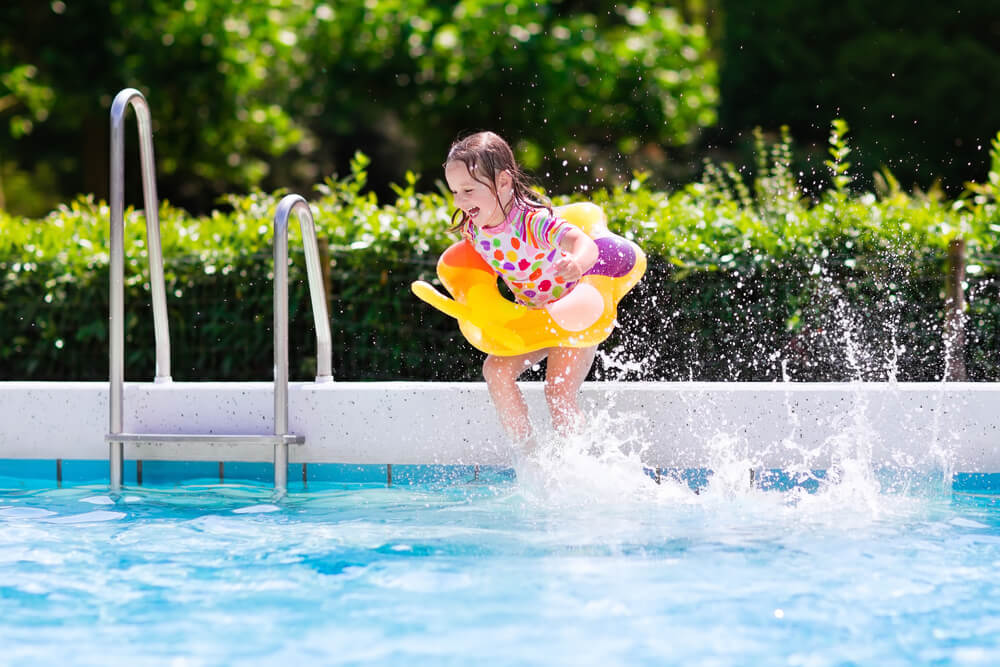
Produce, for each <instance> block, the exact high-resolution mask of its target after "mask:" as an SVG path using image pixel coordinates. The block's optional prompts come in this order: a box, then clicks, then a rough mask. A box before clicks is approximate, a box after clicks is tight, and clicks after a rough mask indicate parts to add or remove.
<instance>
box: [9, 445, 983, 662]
mask: <svg viewBox="0 0 1000 667" xmlns="http://www.w3.org/2000/svg"><path fill="white" fill-rule="evenodd" d="M602 465H603V466H604V467H603V468H602ZM517 472H518V475H519V479H514V476H513V475H512V474H509V473H505V472H502V471H500V472H498V471H486V472H485V473H484V474H481V475H480V476H479V477H478V479H473V478H469V477H467V476H465V475H464V474H463V475H454V474H443V475H442V476H441V477H440V478H438V479H425V480H423V481H420V482H415V483H411V484H408V485H403V486H393V487H386V486H385V484H384V483H382V484H377V483H323V484H311V485H310V486H309V487H308V488H304V487H302V486H299V487H297V488H296V487H293V488H292V490H291V492H290V493H289V494H288V495H287V496H284V497H276V496H275V495H274V494H273V492H272V490H271V489H270V488H269V487H268V486H267V485H266V484H264V483H254V482H241V483H227V484H218V483H208V482H206V483H197V482H187V483H185V484H183V485H179V486H178V485H160V486H143V487H132V488H127V489H126V490H125V491H123V492H122V493H121V494H120V495H118V496H112V495H110V494H109V493H108V490H107V485H106V483H105V484H93V485H78V486H70V487H66V488H52V486H46V487H44V488H24V486H25V485H24V484H23V483H22V482H21V481H19V480H12V479H3V478H0V617H2V618H3V619H4V622H3V623H2V624H0V647H3V648H2V651H3V655H2V658H0V662H4V663H10V664H46V663H54V662H56V661H59V662H60V663H65V664H100V665H109V664H144V665H145V664H164V665H167V664H169V665H202V664H205V665H216V664H290V663H291V662H292V661H295V660H301V661H309V662H310V664H331V663H338V664H361V663H382V664H405V665H421V664H427V665H441V664H461V665H466V664H497V665H508V664H510V665H521V664H583V665H587V664H590V665H608V664H628V665H633V664H634V665H641V664H665V663H677V664H696V665H697V664H707V665H717V664H793V665H835V664H851V663H855V664H879V665H892V664H927V663H956V664H1000V576H998V574H997V573H998V572H1000V496H998V495H994V494H993V493H972V492H965V491H960V490H957V489H956V488H952V487H951V486H950V485H949V484H944V485H942V484H937V483H933V474H932V475H931V478H932V482H931V483H927V484H910V483H908V484H905V485H902V486H899V485H891V484H887V483H886V482H885V481H884V480H880V479H878V478H877V476H872V475H861V476H860V477H857V476H855V477H851V476H850V475H834V476H833V477H829V476H828V477H824V476H814V477H812V478H811V479H810V480H809V481H811V484H795V483H789V484H785V485H778V484H772V485H770V486H767V485H759V484H758V485H754V486H751V485H750V484H749V483H745V480H743V479H742V477H741V478H740V481H739V482H735V481H732V480H730V479H728V478H726V476H724V475H715V476H713V475H711V474H709V475H707V476H704V477H703V478H702V479H701V481H700V482H698V483H697V484H693V483H692V478H688V479H686V480H682V481H674V480H673V479H672V478H670V476H669V475H668V476H665V477H664V478H663V479H661V483H660V484H657V483H655V482H654V481H653V480H652V479H651V478H650V475H649V474H648V471H646V472H644V471H642V470H641V468H636V467H635V466H626V465H623V464H622V462H617V463H614V464H608V462H607V461H601V460H599V457H590V458H589V459H588V458H586V457H584V458H583V459H581V460H578V461H576V462H575V463H573V464H572V465H567V464H566V462H565V461H563V465H562V466H561V467H549V466H545V465H535V466H534V467H531V466H529V465H527V464H521V465H519V467H518V471H517ZM735 477H736V476H735V475H734V476H733V478H734V479H735ZM833 478H835V481H829V480H830V479H833ZM792 481H793V482H794V480H792ZM692 486H695V487H697V491H698V492H697V493H695V492H694V491H693V490H692Z"/></svg>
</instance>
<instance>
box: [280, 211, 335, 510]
mask: <svg viewBox="0 0 1000 667" xmlns="http://www.w3.org/2000/svg"><path fill="white" fill-rule="evenodd" d="M293 211H294V212H296V213H297V214H298V218H299V227H300V228H301V230H302V245H303V247H304V249H305V255H306V274H307V275H308V279H309V294H310V297H311V300H312V312H313V321H314V322H315V326H316V382H320V383H322V382H332V381H333V374H332V370H331V369H332V367H333V344H332V342H331V341H332V337H331V335H330V316H329V314H328V313H327V309H326V295H325V290H324V289H323V274H322V272H321V270H320V259H319V244H318V242H317V241H316V225H315V223H314V221H313V217H312V211H311V210H310V209H309V204H308V203H307V202H306V200H305V199H304V198H303V197H302V196H301V195H296V194H290V195H285V196H284V197H282V199H281V201H280V202H278V208H277V209H276V210H275V212H274V434H275V435H286V434H287V433H288V218H289V216H290V215H291V214H292V212H293ZM287 486H288V445H286V444H281V445H275V446H274V488H275V489H279V490H284V489H285V488H287Z"/></svg>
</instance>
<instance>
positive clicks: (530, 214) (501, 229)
mask: <svg viewBox="0 0 1000 667" xmlns="http://www.w3.org/2000/svg"><path fill="white" fill-rule="evenodd" d="M570 229H572V225H570V223H568V222H566V221H565V220H563V219H562V218H560V217H557V216H556V215H554V214H552V213H550V212H549V210H548V209H545V208H531V207H528V206H524V205H515V206H514V207H513V208H512V209H511V211H510V213H509V214H508V215H507V219H506V220H504V221H503V224H501V225H498V226H496V227H492V228H489V229H480V228H479V227H476V226H475V225H473V224H472V222H471V221H470V222H469V223H468V224H467V225H466V227H465V230H464V235H465V236H466V238H468V239H469V241H470V242H471V243H472V245H473V246H474V247H475V248H476V251H477V252H479V254H480V255H481V256H482V257H483V259H485V260H486V262H487V263H488V264H489V265H490V266H491V267H493V270H494V271H496V272H497V273H498V274H500V277H501V278H503V281H504V282H505V283H507V286H508V287H510V289H511V291H512V292H513V293H514V298H515V299H517V302H518V303H521V304H524V305H525V306H528V307H529V308H542V307H544V306H545V305H546V304H548V303H551V302H553V301H555V300H557V299H559V298H560V297H563V296H565V295H566V294H568V293H569V292H570V291H571V290H572V289H573V288H574V287H575V286H576V282H575V281H567V280H566V279H565V278H562V277H559V276H556V275H555V267H554V266H553V263H554V262H555V261H556V258H557V257H558V256H559V253H560V250H559V243H560V242H561V241H562V239H563V236H565V235H566V232H568V231H569V230H570Z"/></svg>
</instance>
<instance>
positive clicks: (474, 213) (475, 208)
mask: <svg viewBox="0 0 1000 667" xmlns="http://www.w3.org/2000/svg"><path fill="white" fill-rule="evenodd" d="M466 214H467V215H468V216H469V217H470V218H474V217H476V216H477V215H479V207H478V206H473V207H472V208H470V209H469V210H468V211H466Z"/></svg>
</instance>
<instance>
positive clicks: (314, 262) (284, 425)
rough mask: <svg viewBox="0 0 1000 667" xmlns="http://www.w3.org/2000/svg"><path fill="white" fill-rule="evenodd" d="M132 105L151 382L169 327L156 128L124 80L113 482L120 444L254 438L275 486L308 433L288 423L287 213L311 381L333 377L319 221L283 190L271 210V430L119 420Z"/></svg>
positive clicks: (119, 100)
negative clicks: (310, 333)
mask: <svg viewBox="0 0 1000 667" xmlns="http://www.w3.org/2000/svg"><path fill="white" fill-rule="evenodd" d="M129 105H131V106H132V108H133V109H134V110H135V117H136V122H137V125H138V131H139V155H140V161H141V167H142V190H143V199H144V202H145V207H146V210H145V213H146V240H147V243H146V244H147V250H148V254H149V284H150V289H151V292H152V299H153V327H154V332H155V333H154V336H155V342H156V376H155V378H154V382H155V383H157V384H166V383H170V382H171V378H170V331H169V328H168V324H167V301H166V289H165V285H164V280H163V254H162V251H161V249H160V221H159V205H158V202H157V198H156V173H155V170H154V160H153V133H152V122H151V119H150V114H149V106H148V105H147V103H146V98H145V97H144V96H143V94H142V93H140V92H139V91H138V90H136V89H134V88H126V89H125V90H122V91H121V92H120V93H118V95H117V96H116V97H115V99H114V102H113V103H112V105H111V192H110V198H111V202H110V203H111V247H110V253H111V261H110V274H111V278H110V284H111V294H110V314H109V320H110V322H109V326H110V334H109V343H110V345H109V347H110V354H109V356H110V373H109V375H110V401H109V405H110V429H109V431H110V432H109V433H108V434H107V435H106V436H105V438H104V439H105V441H107V442H108V444H109V446H110V452H109V459H110V466H111V490H112V491H118V490H120V489H121V486H122V477H123V472H124V463H125V455H124V450H125V447H124V444H125V443H126V442H132V443H139V442H142V443H183V444H208V443H223V444H240V445H243V444H254V445H273V446H274V488H275V490H279V491H284V490H285V489H286V488H287V486H288V446H289V445H294V444H302V443H303V442H305V437H304V436H302V435H296V434H293V433H289V431H288V218H289V216H290V215H291V214H292V212H293V211H294V212H295V213H297V214H298V218H299V225H300V227H301V229H302V243H303V246H304V247H305V257H306V271H307V274H308V278H309V294H310V299H311V302H312V312H313V319H314V321H315V326H316V382H317V383H324V382H332V381H333V375H332V371H331V368H332V363H333V362H332V358H333V345H332V338H331V335H330V319H329V314H328V312H327V306H326V296H325V292H324V289H323V278H322V274H321V272H320V259H319V247H318V244H317V241H316V226H315V223H314V221H313V217H312V212H311V211H310V210H309V205H308V203H306V200H305V199H303V198H302V197H301V196H299V195H295V194H290V195H286V196H285V197H284V198H282V200H281V201H280V202H279V204H278V208H277V210H276V211H275V214H274V433H264V434H259V435H258V434H251V435H225V434H215V433H209V434H192V433H128V432H125V431H124V429H123V426H122V423H123V398H124V381H125V289H124V285H125V277H124V267H125V216H124V212H125V114H126V112H127V111H128V107H129Z"/></svg>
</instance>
